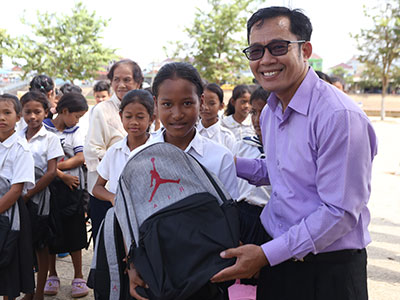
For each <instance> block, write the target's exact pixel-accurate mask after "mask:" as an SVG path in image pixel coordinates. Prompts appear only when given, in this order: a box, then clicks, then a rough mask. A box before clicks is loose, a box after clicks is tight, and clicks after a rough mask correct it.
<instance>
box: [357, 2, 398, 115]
mask: <svg viewBox="0 0 400 300" xmlns="http://www.w3.org/2000/svg"><path fill="white" fill-rule="evenodd" d="M374 11H375V12H376V11H377V13H376V14H375V15H371V14H369V13H368V12H367V9H366V7H365V6H364V14H365V15H366V16H367V17H370V18H372V20H373V22H374V25H373V28H372V29H361V32H360V33H359V34H356V35H355V36H354V38H355V39H356V41H357V43H358V49H359V50H360V51H361V52H362V54H361V55H360V56H359V58H358V59H359V60H360V61H361V62H363V63H365V65H366V68H367V72H368V73H370V74H371V75H372V76H373V74H377V73H378V74H379V77H380V81H381V86H382V101H381V119H382V120H383V119H384V118H385V96H386V93H387V89H388V86H389V82H390V79H391V77H392V76H393V71H394V68H395V64H394V63H395V62H396V61H397V60H399V58H400V0H394V1H392V2H386V3H384V4H383V5H381V6H378V7H375V8H374Z"/></svg>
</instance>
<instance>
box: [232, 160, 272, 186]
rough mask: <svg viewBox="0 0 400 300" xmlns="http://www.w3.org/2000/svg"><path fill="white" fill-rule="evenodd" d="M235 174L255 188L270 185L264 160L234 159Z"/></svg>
mask: <svg viewBox="0 0 400 300" xmlns="http://www.w3.org/2000/svg"><path fill="white" fill-rule="evenodd" d="M236 174H237V176H238V177H240V178H242V179H245V180H247V181H248V182H249V183H250V184H253V185H256V186H260V185H270V181H269V177H268V170H267V162H266V160H265V159H260V158H244V157H236Z"/></svg>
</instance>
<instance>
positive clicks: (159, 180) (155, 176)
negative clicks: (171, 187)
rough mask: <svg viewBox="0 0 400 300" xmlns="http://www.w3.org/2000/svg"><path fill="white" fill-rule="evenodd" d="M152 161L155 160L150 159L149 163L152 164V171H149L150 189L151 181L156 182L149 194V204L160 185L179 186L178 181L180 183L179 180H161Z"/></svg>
mask: <svg viewBox="0 0 400 300" xmlns="http://www.w3.org/2000/svg"><path fill="white" fill-rule="evenodd" d="M154 161H155V158H154V157H152V158H151V162H152V163H153V170H150V174H151V184H150V187H153V180H155V181H156V184H155V186H154V190H153V192H152V193H151V197H150V200H149V202H151V200H153V197H154V194H155V193H156V191H157V189H158V187H159V186H160V184H163V183H178V184H179V181H181V180H180V179H178V180H172V179H163V178H161V177H160V174H158V172H157V170H156V165H155V164H154Z"/></svg>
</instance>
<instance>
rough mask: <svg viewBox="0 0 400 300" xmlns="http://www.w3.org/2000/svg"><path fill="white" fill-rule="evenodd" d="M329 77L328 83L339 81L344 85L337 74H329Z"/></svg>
mask: <svg viewBox="0 0 400 300" xmlns="http://www.w3.org/2000/svg"><path fill="white" fill-rule="evenodd" d="M329 78H330V79H331V82H330V83H332V84H333V83H335V82H340V83H341V84H342V85H344V81H343V79H342V78H340V77H338V76H330V77H329Z"/></svg>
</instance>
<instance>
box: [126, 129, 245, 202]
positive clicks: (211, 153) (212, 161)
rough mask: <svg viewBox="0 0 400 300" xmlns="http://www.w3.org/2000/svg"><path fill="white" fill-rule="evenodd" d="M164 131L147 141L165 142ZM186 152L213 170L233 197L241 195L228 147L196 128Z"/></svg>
mask: <svg viewBox="0 0 400 300" xmlns="http://www.w3.org/2000/svg"><path fill="white" fill-rule="evenodd" d="M164 133H165V130H162V131H160V132H159V133H158V134H157V135H152V136H151V137H150V139H149V140H148V142H147V143H159V142H165V140H164ZM135 150H136V149H135ZM185 152H186V153H189V154H190V155H192V156H193V157H194V158H196V159H197V160H198V161H199V162H200V163H201V164H202V165H203V166H205V167H206V168H207V169H208V170H210V171H211V172H213V173H214V174H215V175H216V176H217V177H218V178H219V180H220V181H221V182H222V184H223V185H224V186H225V189H226V190H227V191H228V193H229V194H230V195H231V197H232V199H237V198H238V197H239V192H238V183H237V177H236V167H235V163H234V160H233V155H232V153H231V152H230V151H229V150H228V149H227V148H226V147H224V146H222V145H220V144H218V143H216V142H214V141H213V140H210V139H208V138H206V137H203V136H202V135H201V134H200V133H199V132H198V131H197V130H196V134H195V136H194V138H193V139H192V141H191V142H190V143H189V145H188V146H187V148H186V149H185ZM135 153H136V151H135ZM133 154H134V153H132V154H131V155H133Z"/></svg>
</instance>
